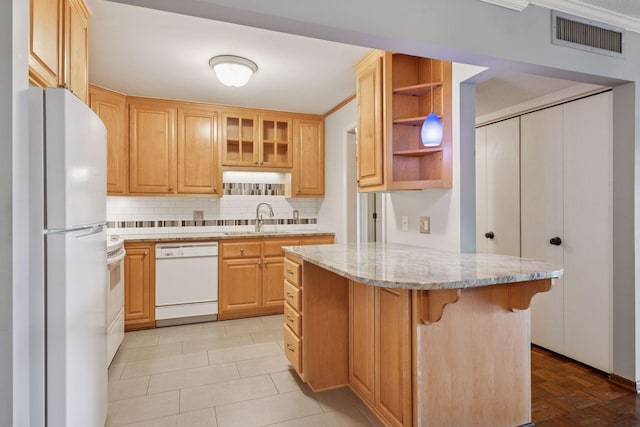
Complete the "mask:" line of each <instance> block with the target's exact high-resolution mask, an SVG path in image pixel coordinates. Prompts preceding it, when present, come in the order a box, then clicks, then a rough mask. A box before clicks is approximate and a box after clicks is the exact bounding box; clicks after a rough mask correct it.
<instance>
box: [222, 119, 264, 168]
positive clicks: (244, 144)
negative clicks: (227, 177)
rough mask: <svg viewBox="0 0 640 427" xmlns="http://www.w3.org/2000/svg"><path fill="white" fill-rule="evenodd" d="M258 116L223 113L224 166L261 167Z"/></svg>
mask: <svg viewBox="0 0 640 427" xmlns="http://www.w3.org/2000/svg"><path fill="white" fill-rule="evenodd" d="M258 150H259V144H258V115H257V114H252V113H246V112H245V113H241V112H224V113H222V165H223V166H247V167H252V166H259V163H260V158H259V155H258Z"/></svg>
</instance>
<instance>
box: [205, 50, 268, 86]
mask: <svg viewBox="0 0 640 427" xmlns="http://www.w3.org/2000/svg"><path fill="white" fill-rule="evenodd" d="M209 66H210V67H211V68H213V71H215V73H216V76H217V77H218V80H220V82H221V83H222V84H224V85H227V86H231V87H240V86H244V85H246V84H247V83H248V82H249V79H250V78H251V76H252V75H253V73H255V72H256V71H258V66H257V65H256V63H255V62H253V61H250V60H248V59H247V58H243V57H241V56H235V55H219V56H214V57H213V58H211V59H210V60H209Z"/></svg>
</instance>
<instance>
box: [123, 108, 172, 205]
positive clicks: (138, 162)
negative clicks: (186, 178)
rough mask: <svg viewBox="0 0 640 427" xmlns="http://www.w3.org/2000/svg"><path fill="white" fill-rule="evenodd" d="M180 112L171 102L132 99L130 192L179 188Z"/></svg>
mask: <svg viewBox="0 0 640 427" xmlns="http://www.w3.org/2000/svg"><path fill="white" fill-rule="evenodd" d="M176 115H177V108H175V106H173V105H172V104H170V103H166V102H162V101H151V100H142V99H136V100H133V101H130V102H129V192H130V193H132V194H133V193H137V194H173V193H175V192H176V189H175V187H176Z"/></svg>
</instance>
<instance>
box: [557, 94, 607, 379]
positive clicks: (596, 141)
mask: <svg viewBox="0 0 640 427" xmlns="http://www.w3.org/2000/svg"><path fill="white" fill-rule="evenodd" d="M611 103H612V100H611V92H607V93H603V94H600V95H596V96H591V97H589V98H584V99H581V100H578V101H574V102H570V103H568V104H565V105H564V188H565V190H564V193H565V204H564V218H565V220H564V238H563V242H562V247H563V249H564V267H565V273H564V308H565V316H564V354H565V355H566V356H568V357H571V358H572V359H576V360H579V361H581V362H583V363H586V364H587V365H589V366H593V367H595V368H598V369H600V370H603V371H604V372H612V348H613V345H612V339H613V338H612V336H613V326H612V325H613V319H612V315H613V309H612V259H611V256H612V255H611V254H612V241H611V239H612V237H611V235H612V199H611V186H612V178H611V174H612V166H611V164H612V157H611V156H612V153H611V150H612V129H611V126H612V116H611V114H612V113H611V111H612V110H611V108H612V107H611Z"/></svg>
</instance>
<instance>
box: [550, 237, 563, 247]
mask: <svg viewBox="0 0 640 427" xmlns="http://www.w3.org/2000/svg"><path fill="white" fill-rule="evenodd" d="M549 243H551V244H552V245H554V246H560V245H561V244H562V239H561V238H559V237H552V238H551V239H549Z"/></svg>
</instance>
